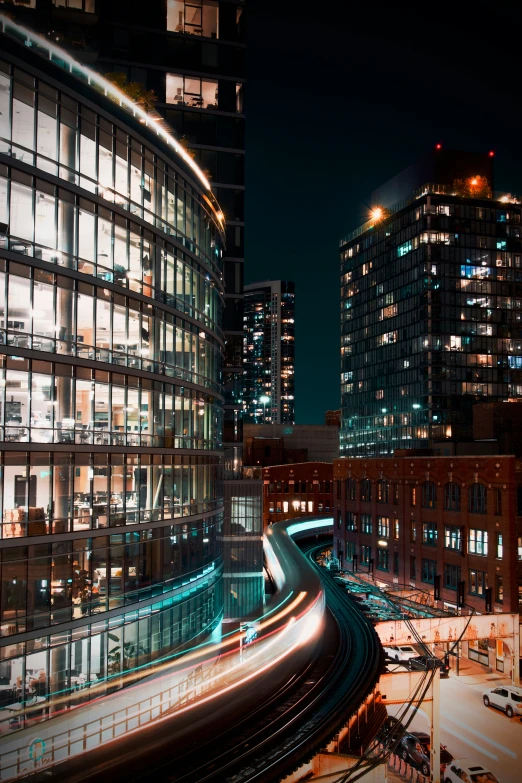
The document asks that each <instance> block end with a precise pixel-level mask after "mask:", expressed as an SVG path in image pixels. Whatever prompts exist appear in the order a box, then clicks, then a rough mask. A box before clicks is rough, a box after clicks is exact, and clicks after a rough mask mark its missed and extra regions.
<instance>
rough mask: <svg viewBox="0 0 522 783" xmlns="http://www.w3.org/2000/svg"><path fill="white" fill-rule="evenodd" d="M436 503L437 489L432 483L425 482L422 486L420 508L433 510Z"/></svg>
mask: <svg viewBox="0 0 522 783" xmlns="http://www.w3.org/2000/svg"><path fill="white" fill-rule="evenodd" d="M436 502H437V487H436V486H435V484H434V482H433V481H425V482H424V484H423V485H422V507H423V508H435V504H436Z"/></svg>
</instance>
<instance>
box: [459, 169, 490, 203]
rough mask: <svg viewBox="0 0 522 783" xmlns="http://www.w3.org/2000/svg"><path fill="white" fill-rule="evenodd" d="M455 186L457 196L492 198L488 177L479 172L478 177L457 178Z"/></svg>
mask: <svg viewBox="0 0 522 783" xmlns="http://www.w3.org/2000/svg"><path fill="white" fill-rule="evenodd" d="M453 188H454V190H455V194H456V195H457V196H462V197H463V198H491V196H492V193H491V186H490V184H489V180H488V178H487V177H483V176H481V175H480V174H477V176H476V177H465V178H464V179H456V180H455V181H454V182H453Z"/></svg>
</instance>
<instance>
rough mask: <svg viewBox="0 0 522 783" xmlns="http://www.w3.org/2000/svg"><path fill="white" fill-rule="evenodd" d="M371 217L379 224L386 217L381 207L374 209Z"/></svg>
mask: <svg viewBox="0 0 522 783" xmlns="http://www.w3.org/2000/svg"><path fill="white" fill-rule="evenodd" d="M370 217H371V219H372V220H374V221H375V222H377V221H378V220H381V218H383V217H384V211H383V210H382V208H381V207H373V209H372V210H371V212H370Z"/></svg>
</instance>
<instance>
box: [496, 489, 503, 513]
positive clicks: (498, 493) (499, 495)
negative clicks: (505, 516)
mask: <svg viewBox="0 0 522 783" xmlns="http://www.w3.org/2000/svg"><path fill="white" fill-rule="evenodd" d="M495 514H496V516H498V517H499V516H502V490H501V489H496V490H495Z"/></svg>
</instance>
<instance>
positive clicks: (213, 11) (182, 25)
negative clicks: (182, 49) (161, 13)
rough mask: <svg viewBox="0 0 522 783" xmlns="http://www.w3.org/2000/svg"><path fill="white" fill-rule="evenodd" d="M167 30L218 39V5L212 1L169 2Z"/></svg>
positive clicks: (177, 0) (182, 0)
mask: <svg viewBox="0 0 522 783" xmlns="http://www.w3.org/2000/svg"><path fill="white" fill-rule="evenodd" d="M167 30H168V31H169V32H171V33H190V34H191V35H202V36H204V37H205V38H218V37H219V35H218V4H217V2H212V0H186V2H185V0H167Z"/></svg>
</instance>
